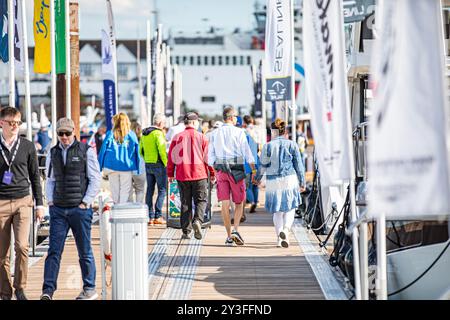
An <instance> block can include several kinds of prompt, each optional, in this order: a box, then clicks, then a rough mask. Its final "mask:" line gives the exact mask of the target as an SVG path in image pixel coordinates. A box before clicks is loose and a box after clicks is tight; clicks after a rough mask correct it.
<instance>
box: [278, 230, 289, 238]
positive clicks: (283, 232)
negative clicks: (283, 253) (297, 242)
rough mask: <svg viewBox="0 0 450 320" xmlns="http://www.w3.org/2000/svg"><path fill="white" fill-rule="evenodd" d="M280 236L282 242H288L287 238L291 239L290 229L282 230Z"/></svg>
mask: <svg viewBox="0 0 450 320" xmlns="http://www.w3.org/2000/svg"><path fill="white" fill-rule="evenodd" d="M279 236H280V238H281V239H282V240H286V239H287V238H289V229H288V228H284V229H283V230H281V231H280V234H279Z"/></svg>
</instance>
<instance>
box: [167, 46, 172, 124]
mask: <svg viewBox="0 0 450 320" xmlns="http://www.w3.org/2000/svg"><path fill="white" fill-rule="evenodd" d="M166 53H167V55H166V60H167V62H166V70H165V71H166V77H165V78H166V79H165V80H166V85H165V91H166V93H165V114H166V116H167V117H171V116H173V96H172V87H173V75H172V72H173V68H172V63H171V62H170V57H171V53H170V47H169V46H167V47H166Z"/></svg>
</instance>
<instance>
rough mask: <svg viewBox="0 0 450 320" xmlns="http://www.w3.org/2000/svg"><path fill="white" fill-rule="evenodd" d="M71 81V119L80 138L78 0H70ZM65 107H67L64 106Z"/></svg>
mask: <svg viewBox="0 0 450 320" xmlns="http://www.w3.org/2000/svg"><path fill="white" fill-rule="evenodd" d="M70 81H71V86H70V89H71V107H72V108H71V118H72V120H73V122H74V123H75V134H76V137H78V138H79V137H80V35H79V16H78V0H70ZM62 105H63V106H64V107H65V105H64V104H62Z"/></svg>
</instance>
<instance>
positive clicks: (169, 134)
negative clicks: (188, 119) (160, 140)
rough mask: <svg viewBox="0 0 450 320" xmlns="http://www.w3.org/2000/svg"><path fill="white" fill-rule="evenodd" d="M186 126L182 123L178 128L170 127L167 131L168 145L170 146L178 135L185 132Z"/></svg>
mask: <svg viewBox="0 0 450 320" xmlns="http://www.w3.org/2000/svg"><path fill="white" fill-rule="evenodd" d="M185 128H186V126H185V125H184V123H183V122H180V123H179V124H177V125H176V126H173V127H170V128H169V131H167V134H166V139H167V141H168V142H169V143H168V144H167V145H168V146H170V143H171V142H172V139H173V137H175V135H176V134H178V133H180V132H183V131H184V129H185Z"/></svg>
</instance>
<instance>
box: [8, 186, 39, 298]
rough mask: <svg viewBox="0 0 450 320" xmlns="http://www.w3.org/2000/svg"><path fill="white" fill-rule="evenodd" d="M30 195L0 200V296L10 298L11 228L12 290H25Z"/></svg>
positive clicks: (30, 209) (30, 205)
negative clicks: (14, 259)
mask: <svg viewBox="0 0 450 320" xmlns="http://www.w3.org/2000/svg"><path fill="white" fill-rule="evenodd" d="M32 208H33V198H32V196H31V195H29V196H26V197H24V198H20V199H14V200H0V295H2V296H8V297H11V296H12V285H11V274H10V265H9V259H10V257H9V250H10V244H11V226H12V229H13V231H14V240H15V241H14V250H15V253H16V261H15V267H14V289H16V290H18V289H25V287H26V283H27V275H28V250H29V236H30V223H31V212H32Z"/></svg>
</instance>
